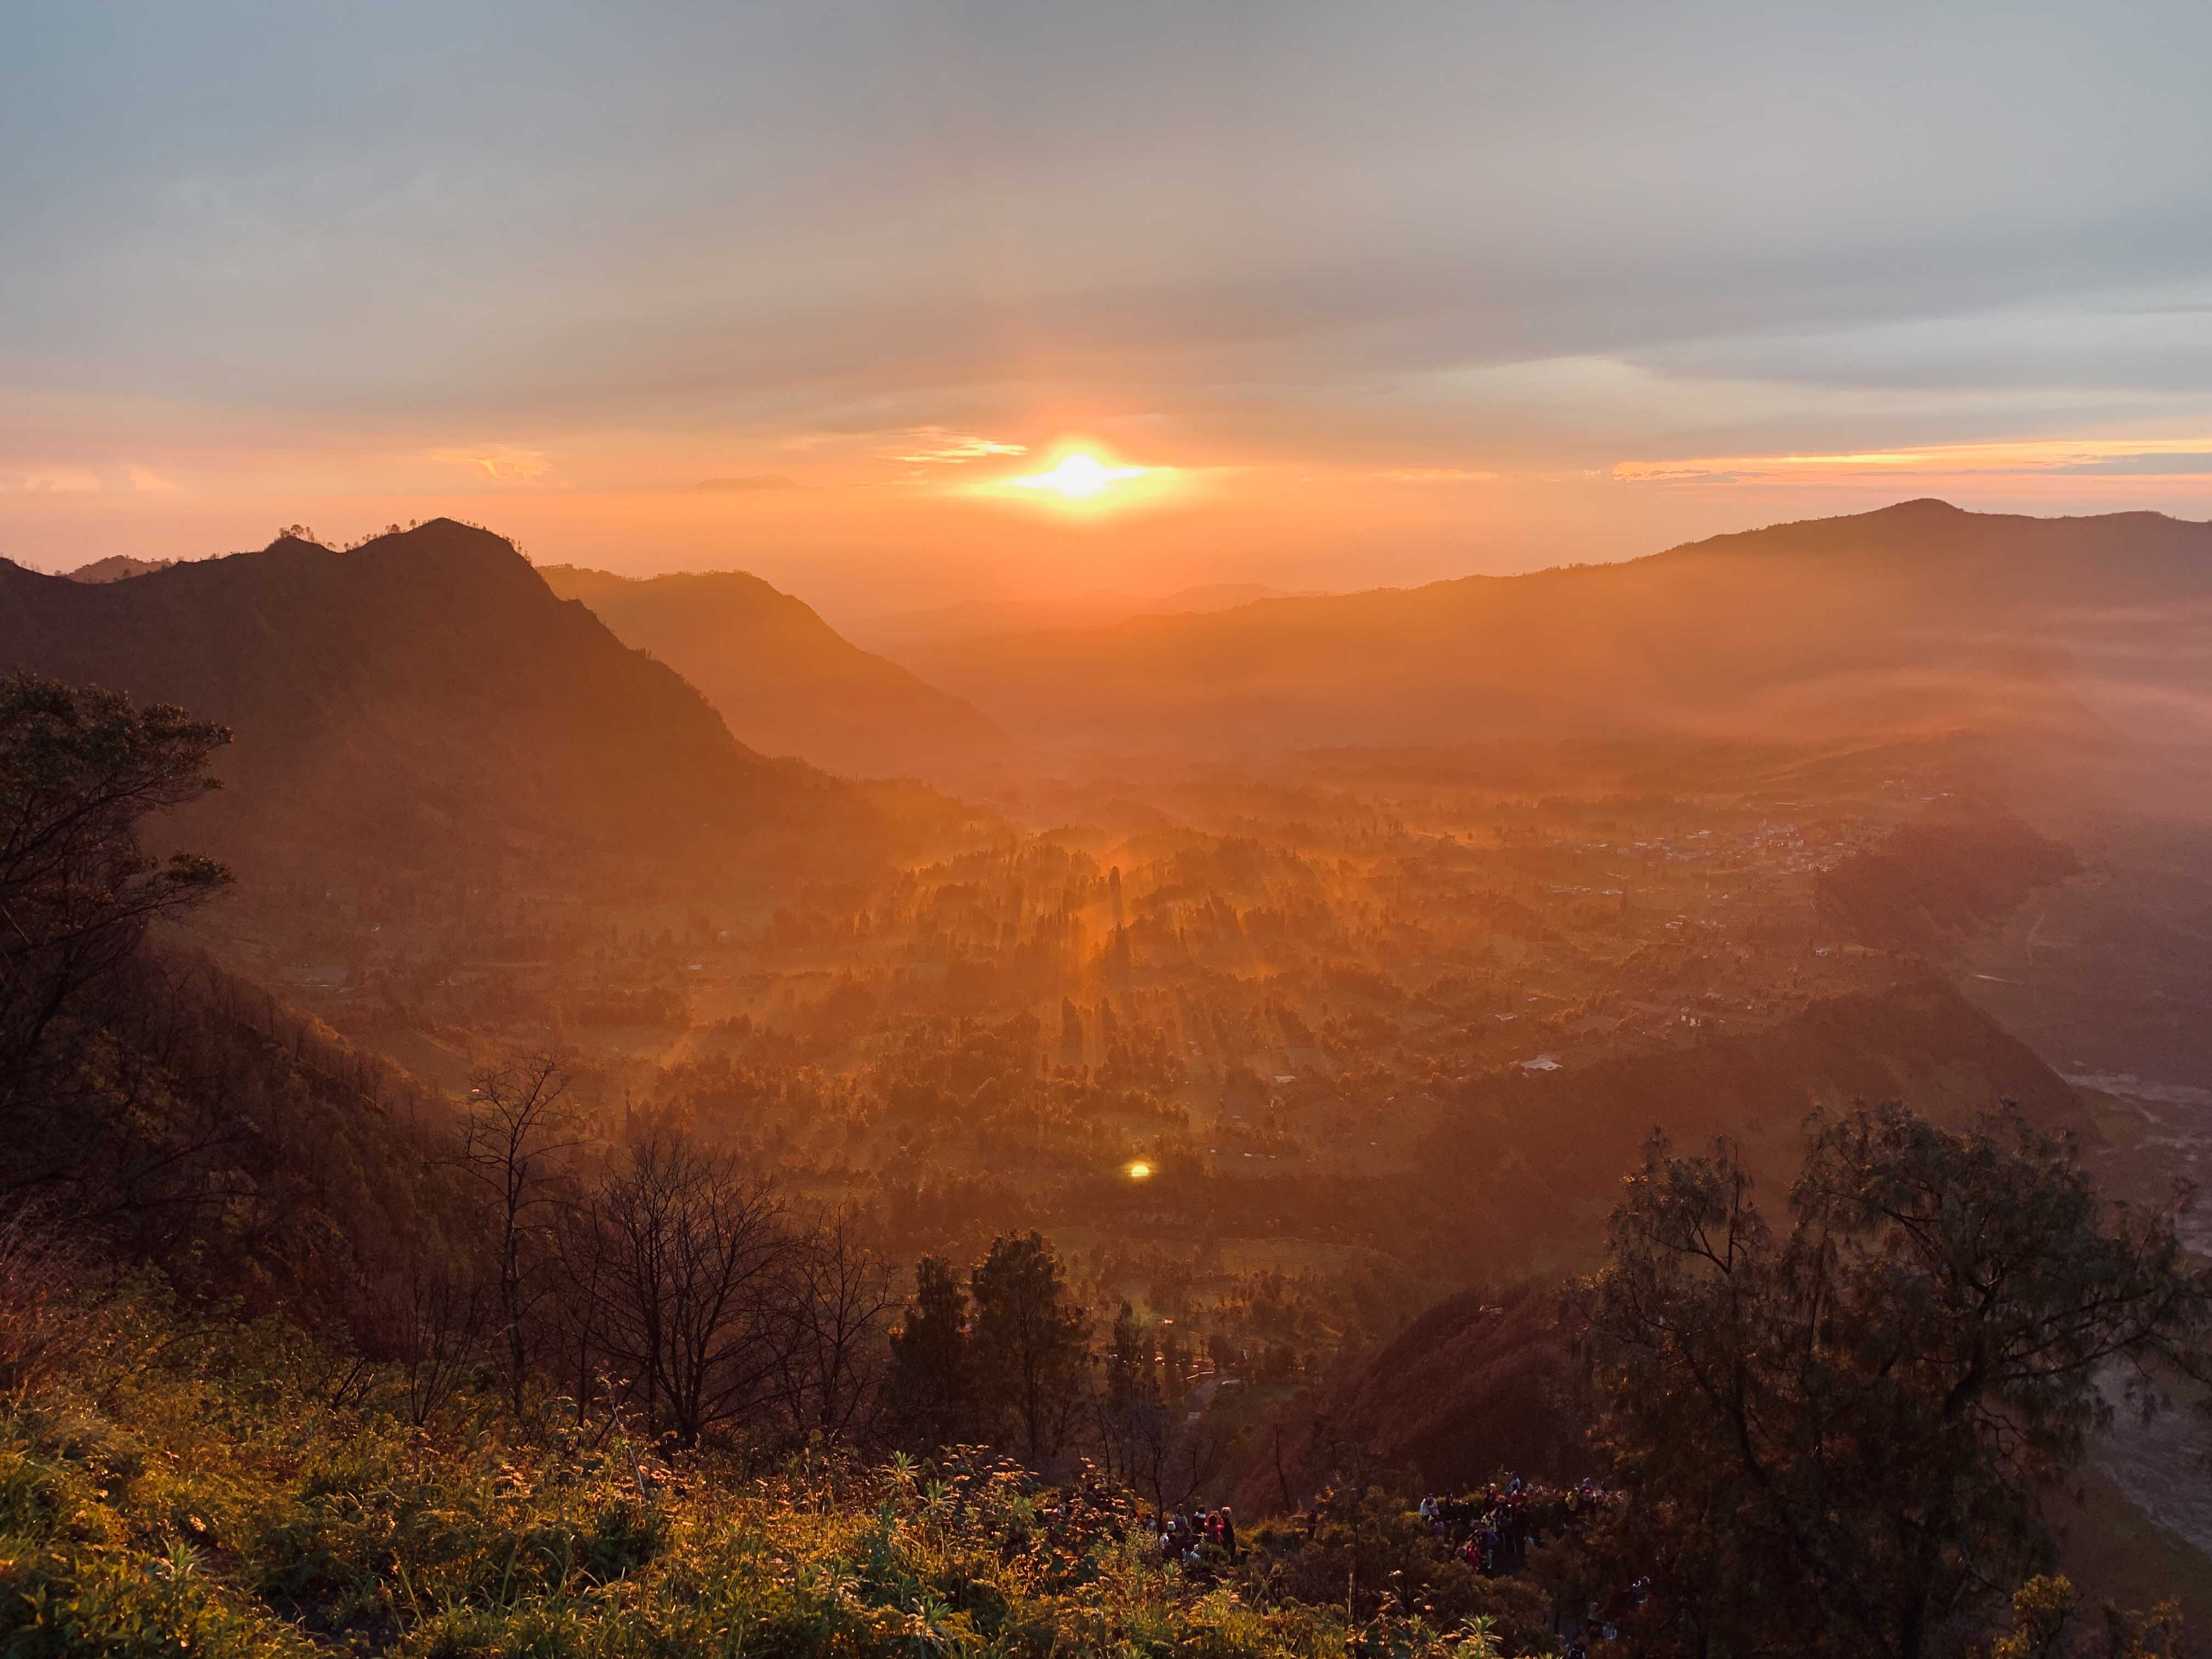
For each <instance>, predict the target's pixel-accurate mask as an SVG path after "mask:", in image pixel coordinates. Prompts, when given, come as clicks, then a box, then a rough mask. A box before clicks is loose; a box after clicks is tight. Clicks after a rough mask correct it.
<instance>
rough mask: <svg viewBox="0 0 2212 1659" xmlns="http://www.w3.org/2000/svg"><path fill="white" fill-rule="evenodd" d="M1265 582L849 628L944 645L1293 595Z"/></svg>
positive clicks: (1024, 603) (903, 615) (989, 605)
mask: <svg viewBox="0 0 2212 1659" xmlns="http://www.w3.org/2000/svg"><path fill="white" fill-rule="evenodd" d="M1289 597H1291V596H1290V595H1288V594H1286V593H1285V592H1284V591H1283V590H1282V589H1281V588H1279V587H1267V586H1263V585H1261V583H1259V582H1213V583H1209V584H1206V585H1205V586H1199V587H1182V588H1177V589H1176V591H1175V592H1172V593H1162V594H1158V595H1155V596H1153V597H1152V598H1145V597H1143V596H1140V595H1139V594H1134V593H1116V592H1112V591H1110V590H1109V589H1106V588H1094V589H1092V590H1091V592H1087V593H1077V594H1073V595H1071V596H1070V597H1068V598H1066V599H969V600H966V601H964V602H963V603H962V604H959V605H942V606H939V607H938V608H937V609H935V610H931V611H898V612H896V613H894V614H892V615H890V616H887V617H869V618H867V619H866V621H865V622H856V623H852V624H850V625H849V626H848V628H847V629H846V632H847V633H848V634H850V635H852V636H853V637H854V639H856V640H861V641H866V643H867V644H868V645H870V646H872V647H875V648H876V649H878V650H886V651H887V650H891V649H893V648H894V647H903V646H939V647H941V646H944V645H945V644H946V643H947V642H948V641H954V640H964V639H973V638H975V636H977V635H983V634H1022V633H1034V632H1035V631H1036V630H1037V629H1042V628H1103V627H1105V626H1107V625H1108V624H1109V623H1117V622H1123V621H1126V620H1127V619H1128V618H1129V617H1176V616H1182V615H1185V614H1188V613H1193V612H1204V611H1227V610H1230V609H1231V608H1232V607H1233V606H1236V605H1250V604H1251V603H1252V602H1253V601H1254V600H1255V599H1287V598H1289Z"/></svg>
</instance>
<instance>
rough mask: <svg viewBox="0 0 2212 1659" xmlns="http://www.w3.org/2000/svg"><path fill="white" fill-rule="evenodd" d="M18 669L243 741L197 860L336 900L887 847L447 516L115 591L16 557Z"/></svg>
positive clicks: (10, 604) (853, 814) (681, 871)
mask: <svg viewBox="0 0 2212 1659" xmlns="http://www.w3.org/2000/svg"><path fill="white" fill-rule="evenodd" d="M0 665H9V666H14V665H23V666H27V667H30V668H33V669H36V670H38V671H40V672H42V673H46V674H50V675H52V676H54V677H56V678H62V679H65V680H68V681H70V682H72V683H76V684H101V685H106V686H109V687H112V688H115V689H118V690H125V691H128V692H129V693H130V694H131V696H133V697H134V698H136V699H137V700H138V701H140V702H174V703H178V704H181V705H182V706H183V707H184V708H186V709H188V710H190V711H191V713H192V714H195V715H197V716H199V717H203V718H206V719H211V720H220V721H222V722H223V723H224V724H226V725H228V726H231V727H232V728H233V729H234V732H235V733H236V741H235V743H234V745H233V746H232V747H231V749H230V750H228V751H227V752H226V753H225V754H224V756H223V757H222V760H221V763H220V764H219V768H218V770H219V774H220V775H221V776H222V779H223V781H224V783H225V785H226V787H225V789H224V790H223V791H222V793H219V794H217V795H215V796H213V797H211V798H210V799H209V800H208V801H207V802H206V803H204V805H197V806H195V807H193V808H191V810H190V811H189V812H188V813H186V814H185V815H184V816H183V817H182V819H181V820H180V821H179V823H178V824H177V826H176V833H177V834H178V836H179V839H180V841H181V842H183V843H184V844H187V845H191V846H194V847H197V848H201V849H202V850H204V851H207V852H209V853H211V854H215V855H216V856H218V857H222V858H224V859H226V860H229V861H230V862H232V863H234V864H235V865H237V866H240V871H241V873H242V874H245V875H247V876H248V877H252V876H256V875H261V876H266V877H268V878H270V879H271V880H279V879H281V880H285V881H294V882H300V883H303V884H305V883H324V884H328V883H331V882H333V881H349V880H356V879H362V880H373V879H380V878H381V879H395V878H397V879H405V878H410V877H411V876H415V875H420V874H422V873H425V872H435V873H436V874H437V875H438V876H440V877H441V878H447V879H451V878H456V877H459V876H460V875H463V874H465V873H470V872H473V873H472V874H471V878H472V879H474V878H483V879H487V880H496V881H502V882H513V881H517V880H527V881H528V882H530V883H532V884H537V885H539V886H545V885H549V884H562V883H565V882H567V881H568V880H570V879H572V878H574V876H575V875H576V874H577V873H578V872H586V871H594V872H600V874H602V875H605V876H610V877H612V876H617V875H618V876H619V877H620V878H623V879H626V880H644V881H647V882H652V883H664V882H665V881H666V880H669V879H673V878H678V877H679V876H680V877H681V878H684V880H686V881H697V880H700V879H711V878H717V877H725V876H736V875H741V874H743V873H744V872H749V871H750V870H752V869H755V868H757V867H758V866H762V865H763V864H775V863H777V862H779V861H788V860H800V859H803V860H808V861H811V862H812V863H816V864H819V863H822V862H824V861H835V860H857V859H863V858H867V857H871V856H872V854H873V852H874V851H875V850H877V848H878V843H879V842H880V831H879V828H878V823H877V821H876V814H875V812H874V811H873V810H872V808H871V807H869V806H868V805H866V804H865V803H863V802H862V801H861V800H860V799H859V798H858V797H857V796H855V794H854V793H853V792H852V791H851V790H850V789H849V788H848V787H847V786H845V785H843V784H841V783H839V782H837V781H836V780H834V779H831V778H829V777H827V776H825V775H823V774H821V773H818V772H816V771H813V770H811V769H809V768H807V767H805V766H803V765H800V764H799V763H795V762H788V761H770V760H768V759H765V758H763V757H761V756H759V755H757V754H755V753H754V752H752V751H751V750H748V749H746V748H745V747H744V745H742V744H739V743H738V742H737V741H736V739H734V738H732V737H731V735H730V733H729V731H728V729H727V728H726V726H724V725H723V724H722V721H721V720H720V717H719V716H718V715H717V714H715V713H714V709H713V708H710V707H709V706H708V703H707V702H706V700H705V699H704V698H703V697H702V696H700V695H699V693H698V692H697V691H696V690H694V689H693V688H692V687H691V686H690V685H688V684H685V683H684V680H683V679H682V678H681V677H680V676H678V673H677V672H676V671H675V670H673V669H672V668H670V667H668V666H667V665H665V664H662V663H659V662H656V661H654V660H653V659H652V658H650V657H649V656H647V655H646V654H645V653H642V652H639V651H634V650H631V649H629V648H628V647H625V646H624V645H623V643H622V642H621V641H619V640H617V638H616V637H615V635H613V634H612V633H611V632H610V631H609V630H608V629H607V627H606V625H605V623H602V622H600V621H599V618H598V617H595V616H593V615H592V612H591V611H588V610H587V609H586V608H585V607H584V606H583V605H579V604H574V603H572V602H568V601H564V600H562V599H558V598H556V596H555V595H554V594H553V593H552V592H550V590H549V589H548V588H547V587H546V586H545V584H544V582H542V581H540V580H538V574H537V573H536V572H535V571H534V570H533V569H532V568H531V567H530V565H529V563H528V562H526V561H525V560H524V559H523V557H522V556H520V554H519V553H517V552H516V551H515V550H513V547H512V546H510V545H509V544H507V542H505V541H504V540H502V539H501V538H499V537H497V536H495V535H493V534H491V533H490V532H487V531H483V530H477V529H471V528H470V527H468V526H464V525H460V524H457V523H454V522H453V521H452V520H434V521H432V522H430V523H428V524H425V525H423V526H421V527H420V528H418V529H414V530H410V531H406V532H395V533H393V534H391V535H386V536H383V537H380V538H376V539H375V540H373V541H370V542H368V543H366V544H363V545H362V546H359V547H356V548H353V549H349V550H345V551H336V550H332V549H330V548H327V547H323V546H320V545H318V544H314V543H312V542H307V541H301V540H298V539H295V538H289V537H288V538H282V539H279V540H277V541H276V542H274V543H272V544H270V545H269V546H268V547H266V548H264V549H263V550H260V551H258V552H252V553H240V554H234V555H232V556H229V557H227V558H217V559H208V560H204V561H198V562H189V563H184V564H179V565H175V566H173V567H172V568H168V569H166V570H157V571H154V572H152V573H150V574H144V575H141V576H137V577H134V578H133V579H131V580H128V581H117V582H110V583H106V584H100V585H92V584H87V583H83V582H78V581H72V580H68V579H66V578H64V577H59V576H48V575H41V574H37V573H35V572H33V571H29V570H25V569H22V568H20V567H17V566H15V565H13V564H9V563H5V562H0Z"/></svg>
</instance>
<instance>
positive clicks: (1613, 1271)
mask: <svg viewBox="0 0 2212 1659" xmlns="http://www.w3.org/2000/svg"><path fill="white" fill-rule="evenodd" d="M1750 1193H1751V1182H1750V1179H1749V1177H1748V1176H1747V1175H1746V1174H1745V1172H1744V1170H1743V1168H1742V1165H1741V1163H1740V1162H1739V1161H1738V1159H1737V1157H1736V1154H1735V1150H1734V1148H1733V1147H1731V1146H1728V1145H1727V1144H1725V1143H1722V1144H1721V1145H1719V1146H1717V1149H1716V1152H1715V1154H1714V1156H1712V1157H1711V1158H1677V1157H1674V1156H1673V1155H1672V1154H1671V1153H1670V1152H1669V1151H1668V1147H1667V1146H1666V1144H1665V1142H1664V1141H1663V1139H1657V1140H1655V1141H1654V1143H1653V1145H1652V1146H1651V1148H1650V1152H1649V1153H1648V1155H1647V1158H1646V1160H1645V1164H1644V1168H1643V1170H1641V1171H1640V1172H1639V1173H1638V1175H1636V1176H1633V1177H1632V1179H1631V1181H1630V1182H1629V1187H1628V1191H1627V1194H1626V1196H1625V1197H1624V1198H1623V1199H1622V1200H1621V1202H1620V1206H1619V1207H1618V1208H1617V1209H1616V1210H1615V1211H1614V1212H1613V1222H1612V1229H1611V1237H1610V1243H1609V1250H1608V1261H1607V1266H1606V1267H1605V1268H1604V1270H1603V1271H1602V1272H1601V1273H1599V1274H1598V1275H1597V1276H1596V1278H1595V1279H1592V1280H1589V1281H1587V1282H1585V1283H1584V1284H1583V1285H1582V1286H1580V1287H1579V1291H1578V1295H1577V1300H1578V1301H1579V1302H1580V1304H1581V1305H1582V1309H1583V1312H1584V1313H1585V1315H1586V1316H1587V1318H1588V1320H1589V1332H1588V1343H1589V1354H1590V1357H1591V1359H1592V1363H1593V1365H1594V1367H1595V1373H1596V1379H1597V1382H1598V1384H1599V1387H1600V1392H1601V1396H1602V1399H1603V1401H1604V1410H1603V1419H1602V1425H1601V1440H1602V1442H1603V1443H1604V1444H1605V1445H1606V1446H1607V1448H1608V1449H1610V1451H1611V1453H1612V1455H1613V1459H1614V1462H1615V1465H1616V1469H1617V1473H1618V1476H1619V1479H1620V1481H1621V1483H1622V1484H1623V1485H1624V1486H1626V1488H1628V1489H1629V1490H1630V1491H1632V1492H1634V1493H1636V1494H1637V1495H1638V1497H1639V1498H1640V1499H1641V1502H1640V1503H1639V1504H1637V1505H1636V1506H1635V1513H1634V1515H1633V1516H1632V1518H1631V1519H1630V1520H1629V1521H1628V1522H1626V1523H1625V1525H1626V1529H1627V1533H1628V1534H1629V1535H1630V1537H1632V1540H1633V1543H1634V1558H1635V1559H1636V1560H1637V1562H1638V1565H1637V1566H1636V1568H1635V1571H1650V1570H1651V1568H1652V1566H1653V1565H1657V1566H1658V1567H1659V1571H1657V1572H1656V1575H1655V1577H1656V1582H1655V1584H1654V1594H1653V1596H1652V1601H1651V1604H1650V1609H1649V1610H1648V1617H1647V1620H1646V1622H1647V1624H1648V1625H1650V1626H1656V1628H1653V1629H1650V1630H1647V1632H1645V1636H1646V1639H1647V1642H1648V1644H1650V1650H1654V1651H1705V1650H1706V1649H1707V1648H1708V1647H1709V1646H1710V1645H1712V1644H1718V1645H1720V1646H1722V1647H1725V1648H1727V1649H1729V1650H1752V1649H1756V1648H1760V1647H1768V1648H1781V1649H1787V1650H1792V1651H1826V1650H1831V1649H1833V1650H1837V1651H1851V1652H1861V1653H1874V1654H1884V1655H1891V1656H1896V1659H1917V1656H1919V1655H1921V1654H1924V1653H1927V1652H1929V1651H1930V1650H1932V1649H1933V1648H1934V1646H1935V1645H1936V1644H1937V1643H1938V1642H1939V1641H1940V1640H1942V1639H1943V1638H1945V1637H1946V1636H1947V1635H1948V1634H1949V1633H1951V1632H1955V1631H1957V1630H1959V1629H1960V1628H1961V1627H1963V1626H1966V1625H1967V1624H1969V1623H1971V1622H1972V1620H1974V1619H1976V1618H1977V1617H1978V1616H1980V1615H1981V1614H1983V1613H1984V1612H1985V1611H1986V1607H1987V1603H1988V1601H1989V1600H1990V1597H1991V1596H1993V1595H1996V1594H1997V1593H1998V1592H1999V1590H2000V1589H2001V1588H2002V1586H2004V1585H2006V1584H2018V1583H2021V1580H2022V1578H2023V1577H2025V1576H2026V1575H2027V1572H2028V1571H2032V1570H2038V1569H2040V1568H2041V1567H2043V1566H2045V1565H2047V1563H2048V1561H2049V1559H2050V1557H2051V1538H2050V1534H2049V1532H2048V1529H2047V1528H2046V1527H2045V1524H2044V1522H2043V1520H2042V1517H2041V1515H2040V1513H2039V1496H2040V1494H2041V1493H2042V1492H2044V1491H2045V1489H2047V1488H2049V1487H2050V1486H2052V1485H2053V1483H2055V1482H2057V1480H2061V1479H2062V1478H2063V1476H2064V1475H2065V1474H2066V1473H2067V1472H2068V1471H2069V1469H2071V1468H2073V1467H2074V1466H2075V1464H2076V1463H2078V1462H2079V1461H2080V1459H2081V1455H2082V1452H2083V1449H2084V1442H2085V1437H2086V1435H2087V1431H2089V1430H2090V1429H2091V1428H2092V1427H2093V1426H2094V1425H2096V1424H2098V1423H2099V1422H2100V1421H2101V1420H2103V1419H2105V1418H2106V1416H2107V1415H2108V1414H2109V1411H2110V1407H2108V1406H2107V1405H2106V1401H2105V1400H2104V1397H2103V1395H2101V1394H2100V1392H2099V1391H2098V1389H2097V1387H2096V1383H2095V1379H2096V1377H2097V1376H2098V1374H2099V1372H2100V1371H2101V1370H2104V1369H2105V1368H2106V1367H2107V1366H2108V1365H2110V1364H2113V1363H2115V1362H2121V1361H2130V1360H2133V1361H2136V1362H2138V1363H2139V1362H2141V1361H2142V1359H2144V1358H2148V1356H2149V1355H2151V1354H2153V1353H2160V1352H2162V1353H2166V1354H2167V1355H2169V1356H2171V1357H2175V1358H2182V1359H2183V1360H2184V1361H2185V1362H2186V1363H2192V1364H2193V1363H2194V1350H2193V1345H2194V1343H2195V1341H2196V1340H2197V1336H2198V1334H2199V1333H2200V1332H2201V1331H2202V1329H2203V1325H2204V1322H2205V1316H2206V1311H2207V1297H2206V1281H2205V1279H2204V1277H2203V1274H2202V1273H2199V1272H2198V1271H2197V1270H2195V1269H2193V1268H2192V1267H2191V1266H2190V1265H2189V1263H2188V1262H2187V1261H2186V1260H2185V1257H2184V1255H2183V1253H2182V1250H2181V1247H2180V1245H2179V1241H2178V1240H2177V1238H2176V1236H2175V1230H2174V1222H2175V1218H2176V1216H2177V1215H2178V1214H2179V1212H2180V1210H2181V1208H2182V1207H2183V1206H2185V1204H2186V1202H2187V1194H2185V1193H2184V1194H2177V1196H2176V1198H2175V1200H2173V1201H2172V1203H2170V1204H2168V1205H2166V1206H2163V1207H2160V1208H2158V1209H2155V1210H2152V1211H2148V1212H2136V1211H2133V1210H2130V1209H2129V1208H2127V1207H2125V1206H2119V1205H2116V1204H2111V1203H2108V1202H2106V1200H2103V1199H2102V1198H2101V1197H2100V1195H2099V1194H2098V1193H2097V1192H2096V1190H2095V1188H2094V1187H2093V1185H2092V1184H2091V1183H2090V1182H2089V1181H2088V1179H2087V1177H2086V1176H2084V1175H2083V1174H2082V1172H2081V1169H2080V1166H2079V1164H2078V1161H2077V1158H2076V1155H2075V1151H2074V1148H2073V1146H2072V1145H2071V1144H2070V1142H2069V1141H2067V1140H2065V1139H2061V1138H2058V1137H2054V1136H2051V1135H2049V1134H2045V1133H2041V1132H2039V1131H2037V1130H2035V1129H2033V1128H2032V1127H2029V1126H2028V1125H2027V1124H2026V1123H2025V1122H2024V1121H2021V1119H2020V1117H2019V1116H2018V1115H2017V1114H2015V1113H2011V1112H2008V1113H2005V1114H2003V1115H2000V1116H1998V1117H1996V1118H1994V1119H1992V1120H1990V1121H1986V1122H1984V1124H1983V1125H1982V1126H1981V1127H1978V1129H1976V1130H1974V1131H1973V1132H1972V1133H1953V1132H1950V1131H1948V1130H1944V1129H1942V1128H1938V1127H1936V1126H1935V1125H1932V1124H1930V1123H1928V1122H1926V1121H1923V1120H1922V1119H1920V1118H1918V1117H1916V1116H1914V1115H1912V1114H1911V1113H1910V1112H1907V1111H1905V1109H1902V1108H1901V1107H1898V1106H1884V1107H1881V1108H1880V1109H1873V1110H1861V1111H1857V1112H1855V1113H1853V1114H1851V1115H1849V1116H1847V1117H1844V1118H1840V1119H1836V1120H1832V1121H1831V1120H1822V1119H1816V1120H1815V1121H1814V1127H1813V1130H1812V1133H1811V1136H1810V1139H1809V1142H1808V1151H1807V1154H1806V1158H1805V1163H1804V1166H1803V1170H1802V1173H1801V1175H1800V1176H1799V1178H1798V1180H1797V1182H1796V1186H1795V1188H1793V1189H1792V1191H1791V1194H1790V1212H1791V1215H1792V1225H1791V1227H1790V1231H1789V1233H1788V1235H1787V1237H1782V1238H1777V1237H1775V1236H1774V1235H1773V1234H1772V1233H1771V1231H1769V1229H1768V1227H1767V1225H1766V1224H1765V1221H1764V1220H1763V1219H1762V1218H1761V1217H1760V1216H1759V1212H1758V1211H1757V1210H1756V1208H1755V1207H1754V1206H1753V1204H1752V1203H1751V1200H1750Z"/></svg>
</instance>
